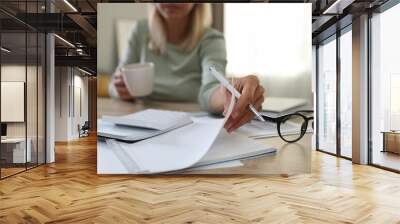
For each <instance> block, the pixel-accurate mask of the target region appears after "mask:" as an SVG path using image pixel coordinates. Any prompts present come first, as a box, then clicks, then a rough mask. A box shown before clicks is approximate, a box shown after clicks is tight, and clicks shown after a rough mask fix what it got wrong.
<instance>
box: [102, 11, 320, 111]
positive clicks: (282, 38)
mask: <svg viewBox="0 0 400 224" xmlns="http://www.w3.org/2000/svg"><path fill="white" fill-rule="evenodd" d="M147 7H148V4H146V3H138V4H116V3H114V4H113V3H107V4H99V5H98V29H97V32H98V39H97V41H98V42H97V43H98V44H97V46H98V52H99V54H98V57H97V59H98V60H97V64H98V72H99V73H100V74H104V75H109V74H112V73H113V72H114V70H115V67H116V66H117V64H118V61H119V59H120V58H121V57H122V55H123V53H124V50H125V48H126V42H127V38H128V35H129V33H130V32H129V31H130V30H131V29H132V27H133V26H135V22H136V21H137V20H140V19H145V18H146V17H147ZM212 12H213V13H212V14H213V27H214V28H215V29H217V30H219V31H221V32H223V33H224V35H225V39H226V49H227V59H228V65H227V76H233V77H240V76H243V75H248V74H253V73H256V74H257V75H258V76H259V78H260V80H261V82H262V85H263V86H264V87H265V88H266V90H267V96H272V97H285V98H301V99H305V100H306V101H307V103H308V104H309V105H313V95H312V82H311V77H312V75H311V55H312V54H311V23H310V21H311V4H289V3H282V4H232V3H226V4H212ZM276 21H279V23H277V22H276ZM294 37H295V38H294Z"/></svg>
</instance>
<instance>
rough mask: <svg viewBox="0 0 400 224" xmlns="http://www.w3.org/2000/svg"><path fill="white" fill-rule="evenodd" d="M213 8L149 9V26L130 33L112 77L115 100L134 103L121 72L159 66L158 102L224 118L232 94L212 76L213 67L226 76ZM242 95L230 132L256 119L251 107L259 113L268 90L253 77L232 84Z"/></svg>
mask: <svg viewBox="0 0 400 224" xmlns="http://www.w3.org/2000/svg"><path fill="white" fill-rule="evenodd" d="M211 20H212V19H211V6H210V4H200V3H156V4H152V5H151V6H150V13H149V18H148V20H147V21H140V22H139V23H138V25H137V26H136V28H135V29H134V30H133V31H132V33H131V36H130V39H129V47H128V50H127V52H126V54H125V57H124V58H123V60H122V61H121V62H120V64H119V66H118V69H117V71H116V72H115V74H114V75H113V82H112V85H111V86H110V92H111V95H114V96H119V97H120V98H121V99H123V100H133V99H134V98H133V97H132V96H131V95H130V94H129V92H128V90H127V88H126V85H125V83H124V81H123V79H122V76H121V72H120V68H121V67H122V66H124V65H127V64H131V63H139V62H153V63H154V65H155V80H154V90H153V93H152V94H151V95H150V96H149V98H151V99H156V100H174V101H196V100H197V101H198V102H199V104H200V106H201V107H202V108H203V109H205V110H207V111H209V112H211V113H217V114H218V113H219V114H221V113H225V112H226V109H227V107H228V105H229V103H230V97H231V95H230V93H229V91H227V90H226V89H225V88H224V87H222V86H220V84H219V82H218V81H217V80H216V79H215V78H214V77H213V75H212V74H211V73H210V72H209V69H208V68H209V67H210V66H215V67H216V68H217V69H218V70H219V71H221V72H222V73H225V67H226V49H225V40H224V37H223V35H222V34H221V33H220V32H218V31H216V30H214V29H212V28H211ZM234 84H235V87H236V88H237V89H238V90H239V91H240V92H241V93H242V96H241V97H240V99H239V100H238V101H237V103H236V105H235V107H234V109H233V112H232V114H231V116H230V117H229V118H228V120H227V122H226V123H225V128H226V130H227V131H228V132H231V131H233V130H235V129H237V128H238V127H240V126H241V125H243V124H245V123H247V122H249V121H250V120H251V119H252V118H253V116H254V115H253V114H252V112H251V111H250V110H249V109H248V104H249V103H251V104H253V105H255V107H256V108H257V109H258V110H260V109H261V104H262V102H263V101H264V97H263V94H264V89H263V88H262V86H261V85H260V83H259V80H258V79H257V78H256V77H255V76H252V75H251V76H246V77H243V78H238V79H235V80H234Z"/></svg>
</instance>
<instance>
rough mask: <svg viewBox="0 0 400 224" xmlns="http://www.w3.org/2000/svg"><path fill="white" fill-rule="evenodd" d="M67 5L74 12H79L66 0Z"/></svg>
mask: <svg viewBox="0 0 400 224" xmlns="http://www.w3.org/2000/svg"><path fill="white" fill-rule="evenodd" d="M64 2H65V4H67V5H68V6H69V7H70V8H71V9H72V10H73V11H74V12H78V10H77V9H76V8H75V7H74V6H73V5H72V4H71V3H70V2H69V1H68V0H64Z"/></svg>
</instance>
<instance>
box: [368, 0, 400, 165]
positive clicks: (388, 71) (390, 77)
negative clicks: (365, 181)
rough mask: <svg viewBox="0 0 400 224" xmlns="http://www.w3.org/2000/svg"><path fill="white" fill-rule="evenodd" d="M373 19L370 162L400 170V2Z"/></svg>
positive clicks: (373, 16) (371, 20)
mask: <svg viewBox="0 0 400 224" xmlns="http://www.w3.org/2000/svg"><path fill="white" fill-rule="evenodd" d="M370 22H371V31H370V33H371V67H372V68H371V79H370V122H371V125H370V140H371V143H372V144H370V147H371V148H370V152H369V156H370V157H369V160H370V161H369V162H370V163H371V164H373V165H376V166H379V167H382V168H386V169H390V170H394V171H397V172H400V63H399V58H400V42H399V40H400V33H399V28H398V27H399V23H400V4H397V5H394V6H393V7H391V8H389V9H387V10H384V11H382V12H377V13H376V14H373V15H372V17H371V18H370Z"/></svg>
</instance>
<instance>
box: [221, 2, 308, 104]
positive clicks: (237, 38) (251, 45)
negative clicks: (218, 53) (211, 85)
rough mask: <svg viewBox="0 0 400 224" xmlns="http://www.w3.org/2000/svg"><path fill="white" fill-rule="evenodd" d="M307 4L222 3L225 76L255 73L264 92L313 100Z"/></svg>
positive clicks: (271, 94)
mask: <svg viewBox="0 0 400 224" xmlns="http://www.w3.org/2000/svg"><path fill="white" fill-rule="evenodd" d="M310 6H311V4H286V3H282V4H224V33H225V39H226V49H227V60H228V65H227V74H228V76H236V77H237V76H244V75H248V74H254V73H256V74H258V75H259V78H260V80H261V83H262V84H263V86H264V88H265V89H266V90H267V92H268V96H275V97H290V98H303V99H306V100H308V102H309V103H310V105H312V104H313V94H312V92H311V23H310V21H311V7H310ZM282 11H285V16H282V14H281V12H282ZM277 20H278V21H277ZM254 21H259V22H256V23H255V22H254ZM249 24H253V25H249ZM254 24H256V25H254ZM293 37H296V38H293ZM277 43H284V44H277ZM288 90H290V91H288Z"/></svg>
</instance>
